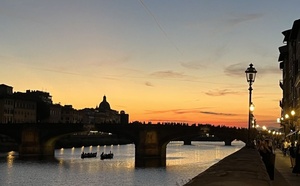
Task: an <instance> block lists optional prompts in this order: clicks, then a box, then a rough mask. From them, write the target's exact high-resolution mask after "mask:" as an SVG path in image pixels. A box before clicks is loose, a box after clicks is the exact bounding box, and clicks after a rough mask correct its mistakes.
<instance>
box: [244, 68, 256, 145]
mask: <svg viewBox="0 0 300 186" xmlns="http://www.w3.org/2000/svg"><path fill="white" fill-rule="evenodd" d="M245 73H246V78H247V82H248V83H249V89H248V90H249V107H248V110H249V118H248V138H247V146H251V140H250V129H251V115H252V113H251V110H250V108H251V105H252V90H253V89H252V84H253V83H254V81H255V77H256V73H257V71H256V69H255V68H254V67H253V64H252V63H251V64H250V65H249V67H248V68H247V69H246V71H245Z"/></svg>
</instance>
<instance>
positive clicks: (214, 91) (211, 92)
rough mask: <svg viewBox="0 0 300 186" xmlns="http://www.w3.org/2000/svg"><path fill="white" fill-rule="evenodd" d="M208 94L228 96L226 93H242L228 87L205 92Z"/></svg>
mask: <svg viewBox="0 0 300 186" xmlns="http://www.w3.org/2000/svg"><path fill="white" fill-rule="evenodd" d="M205 94H206V95H208V96H226V95H240V94H241V93H240V92H237V91H231V90H228V89H222V90H213V91H212V90H210V91H208V92H205Z"/></svg>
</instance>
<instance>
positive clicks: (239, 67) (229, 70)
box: [224, 63, 247, 77]
mask: <svg viewBox="0 0 300 186" xmlns="http://www.w3.org/2000/svg"><path fill="white" fill-rule="evenodd" d="M246 68H247V64H246V63H237V64H232V65H229V66H227V67H225V69H224V73H225V74H226V75H228V76H239V77H240V76H242V75H243V76H245V70H246Z"/></svg>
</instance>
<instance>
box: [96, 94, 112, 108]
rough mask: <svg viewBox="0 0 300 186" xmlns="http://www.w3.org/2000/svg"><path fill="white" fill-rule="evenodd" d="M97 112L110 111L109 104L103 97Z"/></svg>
mask: <svg viewBox="0 0 300 186" xmlns="http://www.w3.org/2000/svg"><path fill="white" fill-rule="evenodd" d="M99 110H100V111H108V110H111V109H110V105H109V103H108V102H107V101H106V96H103V100H102V102H101V103H100V104H99Z"/></svg>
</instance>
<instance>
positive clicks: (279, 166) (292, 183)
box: [271, 149, 300, 186]
mask: <svg viewBox="0 0 300 186" xmlns="http://www.w3.org/2000/svg"><path fill="white" fill-rule="evenodd" d="M275 154H276V159H275V174H274V181H271V184H272V186H299V185H300V175H299V176H297V175H296V174H293V173H292V168H291V162H290V157H289V156H283V154H282V152H281V151H280V150H278V149H277V150H276V151H275Z"/></svg>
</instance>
